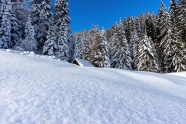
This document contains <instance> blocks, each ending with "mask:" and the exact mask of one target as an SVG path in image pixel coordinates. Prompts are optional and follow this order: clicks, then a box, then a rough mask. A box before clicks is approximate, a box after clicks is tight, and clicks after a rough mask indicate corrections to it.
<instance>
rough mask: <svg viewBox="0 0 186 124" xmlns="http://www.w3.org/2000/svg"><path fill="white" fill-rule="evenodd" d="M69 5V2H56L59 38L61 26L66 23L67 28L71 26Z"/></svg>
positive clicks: (56, 21) (66, 0) (56, 23)
mask: <svg viewBox="0 0 186 124" xmlns="http://www.w3.org/2000/svg"><path fill="white" fill-rule="evenodd" d="M69 11H70V10H69V3H68V0H56V1H55V15H54V18H55V21H54V23H55V25H56V36H57V40H58V38H59V35H60V34H59V32H60V26H61V24H62V23H66V24H67V25H66V26H69V24H70V17H69ZM68 28H69V27H68Z"/></svg>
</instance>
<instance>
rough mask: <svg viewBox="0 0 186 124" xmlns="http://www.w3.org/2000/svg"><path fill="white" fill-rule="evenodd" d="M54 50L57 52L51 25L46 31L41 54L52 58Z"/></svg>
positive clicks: (53, 28)
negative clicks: (45, 39)
mask: <svg viewBox="0 0 186 124" xmlns="http://www.w3.org/2000/svg"><path fill="white" fill-rule="evenodd" d="M56 50H57V45H56V37H55V27H54V25H53V24H52V23H51V24H50V28H49V30H48V35H47V41H46V42H45V44H44V47H43V54H44V55H49V56H54V55H55V52H56Z"/></svg>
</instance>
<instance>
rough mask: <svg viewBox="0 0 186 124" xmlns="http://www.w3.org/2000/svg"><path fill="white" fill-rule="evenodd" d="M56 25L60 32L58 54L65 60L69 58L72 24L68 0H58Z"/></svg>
mask: <svg viewBox="0 0 186 124" xmlns="http://www.w3.org/2000/svg"><path fill="white" fill-rule="evenodd" d="M55 12H56V13H55V25H56V31H57V32H58V31H59V33H60V34H57V41H58V44H57V45H58V52H57V55H58V57H59V58H60V59H62V60H64V61H68V60H69V57H70V56H69V46H68V45H69V44H68V36H69V34H68V32H69V25H70V17H69V4H68V0H56V3H55ZM58 26H59V28H58Z"/></svg>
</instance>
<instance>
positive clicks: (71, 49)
mask: <svg viewBox="0 0 186 124" xmlns="http://www.w3.org/2000/svg"><path fill="white" fill-rule="evenodd" d="M69 31H70V32H69V36H68V40H69V44H68V45H69V56H70V57H69V62H73V60H74V52H75V38H74V36H73V34H72V32H71V30H69Z"/></svg>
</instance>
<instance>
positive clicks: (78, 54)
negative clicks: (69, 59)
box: [74, 37, 83, 59]
mask: <svg viewBox="0 0 186 124" xmlns="http://www.w3.org/2000/svg"><path fill="white" fill-rule="evenodd" d="M82 54H83V41H82V39H81V37H75V53H74V58H80V59H82V58H83V57H82V56H83V55H82Z"/></svg>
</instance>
